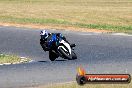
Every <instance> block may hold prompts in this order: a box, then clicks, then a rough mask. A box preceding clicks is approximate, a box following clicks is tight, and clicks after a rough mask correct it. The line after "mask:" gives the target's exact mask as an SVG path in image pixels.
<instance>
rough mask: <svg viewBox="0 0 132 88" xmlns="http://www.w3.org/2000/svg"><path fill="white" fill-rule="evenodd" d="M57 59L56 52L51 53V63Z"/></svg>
mask: <svg viewBox="0 0 132 88" xmlns="http://www.w3.org/2000/svg"><path fill="white" fill-rule="evenodd" d="M56 58H57V55H56V54H55V53H54V52H52V51H49V59H50V60H51V61H54V60H55V59H56Z"/></svg>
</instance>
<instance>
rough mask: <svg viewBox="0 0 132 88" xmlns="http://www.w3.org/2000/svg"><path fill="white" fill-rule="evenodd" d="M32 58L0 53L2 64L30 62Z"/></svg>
mask: <svg viewBox="0 0 132 88" xmlns="http://www.w3.org/2000/svg"><path fill="white" fill-rule="evenodd" d="M29 61H30V59H28V58H25V59H24V58H23V59H22V58H20V57H18V56H16V55H5V54H0V64H5V63H11V64H13V63H14V64H15V63H26V62H29Z"/></svg>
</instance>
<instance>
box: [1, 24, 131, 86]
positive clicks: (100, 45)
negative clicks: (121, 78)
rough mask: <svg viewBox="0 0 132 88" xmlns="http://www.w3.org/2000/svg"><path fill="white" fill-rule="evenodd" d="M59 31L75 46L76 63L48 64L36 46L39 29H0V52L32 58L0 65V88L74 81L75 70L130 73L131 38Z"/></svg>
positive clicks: (72, 61) (37, 44) (44, 53)
mask: <svg viewBox="0 0 132 88" xmlns="http://www.w3.org/2000/svg"><path fill="white" fill-rule="evenodd" d="M49 31H50V32H61V33H62V34H63V35H65V36H66V37H67V39H68V40H69V41H70V42H71V43H76V45H77V46H76V47H75V52H76V53H77V56H78V59H77V60H64V59H62V58H58V59H57V60H56V61H54V62H51V61H50V60H49V59H48V52H44V51H43V50H42V48H41V46H40V45H39V39H40V36H39V32H40V30H39V29H37V30H36V29H28V28H16V27H3V26H0V53H5V54H15V55H19V56H24V57H29V58H32V59H33V60H34V61H33V62H31V63H26V64H19V65H3V66H0V88H21V87H28V86H36V85H45V84H51V83H60V82H69V81H75V77H76V73H77V67H79V66H82V67H83V68H85V70H86V72H87V73H130V74H131V73H132V36H127V35H114V34H99V33H81V32H72V31H61V30H49Z"/></svg>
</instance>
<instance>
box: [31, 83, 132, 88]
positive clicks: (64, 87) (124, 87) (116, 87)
mask: <svg viewBox="0 0 132 88" xmlns="http://www.w3.org/2000/svg"><path fill="white" fill-rule="evenodd" d="M31 88H132V83H130V84H85V85H83V86H80V85H78V84H77V83H65V84H54V85H48V86H41V87H31Z"/></svg>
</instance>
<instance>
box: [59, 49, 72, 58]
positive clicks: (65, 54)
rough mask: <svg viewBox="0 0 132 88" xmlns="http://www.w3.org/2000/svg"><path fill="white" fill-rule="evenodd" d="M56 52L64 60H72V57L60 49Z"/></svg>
mask: <svg viewBox="0 0 132 88" xmlns="http://www.w3.org/2000/svg"><path fill="white" fill-rule="evenodd" d="M58 51H59V52H60V53H61V54H62V56H63V57H64V58H65V59H68V60H72V56H71V55H70V54H69V53H67V52H65V51H64V50H63V49H62V48H59V49H58ZM68 54H69V55H68Z"/></svg>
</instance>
